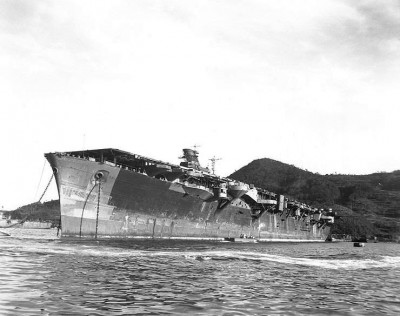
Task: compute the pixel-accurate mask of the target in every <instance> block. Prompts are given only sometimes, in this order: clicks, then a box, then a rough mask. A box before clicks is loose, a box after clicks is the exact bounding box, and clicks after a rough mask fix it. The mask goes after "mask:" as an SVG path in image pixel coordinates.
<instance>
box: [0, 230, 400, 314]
mask: <svg viewBox="0 0 400 316" xmlns="http://www.w3.org/2000/svg"><path fill="white" fill-rule="evenodd" d="M0 232H6V233H9V234H10V235H11V236H8V237H7V236H3V237H1V236H0V315H134V314H139V315H168V314H170V315H400V244H391V243H368V244H366V246H365V247H364V248H355V247H353V244H352V243H258V244H250V243H224V242H212V241H184V240H179V241H178V240H151V239H149V240H126V241H115V240H99V241H89V240H83V241H81V240H63V239H59V238H57V236H56V230H53V229H51V230H27V229H25V230H24V229H0ZM0 235H2V234H1V233H0Z"/></svg>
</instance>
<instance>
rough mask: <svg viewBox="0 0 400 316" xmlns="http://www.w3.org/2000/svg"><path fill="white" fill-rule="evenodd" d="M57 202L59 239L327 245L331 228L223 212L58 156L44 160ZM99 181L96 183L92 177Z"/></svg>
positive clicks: (243, 208) (128, 173)
mask: <svg viewBox="0 0 400 316" xmlns="http://www.w3.org/2000/svg"><path fill="white" fill-rule="evenodd" d="M46 157H47V159H48V161H49V163H50V165H51V166H52V168H53V170H54V174H55V178H56V182H57V188H58V192H59V198H60V210H61V225H62V236H65V237H77V236H81V237H98V238H105V237H113V238H129V237H136V238H187V239H192V238H193V239H221V240H223V239H224V238H227V237H233V238H239V237H240V236H241V235H243V234H244V235H247V236H253V237H254V238H257V239H258V240H260V241H325V239H326V237H327V235H328V234H329V228H328V227H325V228H318V227H317V225H310V224H309V223H308V222H307V221H305V220H301V221H299V220H296V219H294V218H292V217H282V216H280V215H279V214H271V213H265V214H263V215H262V216H261V217H260V218H258V219H254V218H252V216H251V212H250V209H249V207H248V206H247V205H246V204H245V203H244V202H243V201H236V202H234V203H231V204H230V205H229V206H228V207H226V208H224V209H223V210H218V209H217V205H218V203H217V201H213V202H207V201H204V200H201V199H199V198H196V197H194V196H191V195H189V194H187V193H186V192H185V190H184V188H183V187H182V185H181V184H180V183H174V182H169V181H165V180H160V179H156V178H153V177H150V176H148V175H145V174H141V173H138V172H135V171H132V170H126V169H124V168H122V167H120V166H117V165H112V164H107V163H101V162H96V161H89V160H87V159H83V158H78V157H71V156H65V155H60V154H47V155H46ZM99 173H101V175H102V178H101V179H100V180H98V181H97V179H96V176H97V175H98V174H99Z"/></svg>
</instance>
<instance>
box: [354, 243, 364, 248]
mask: <svg viewBox="0 0 400 316" xmlns="http://www.w3.org/2000/svg"><path fill="white" fill-rule="evenodd" d="M364 246H365V244H364V243H363V242H355V243H354V247H364Z"/></svg>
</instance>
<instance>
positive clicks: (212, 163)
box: [208, 156, 222, 174]
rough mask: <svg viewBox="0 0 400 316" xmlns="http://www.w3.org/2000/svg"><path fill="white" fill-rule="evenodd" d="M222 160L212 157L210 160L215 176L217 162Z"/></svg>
mask: <svg viewBox="0 0 400 316" xmlns="http://www.w3.org/2000/svg"><path fill="white" fill-rule="evenodd" d="M221 159H222V158H215V156H214V157H212V158H211V159H208V160H210V161H211V170H212V173H213V174H215V162H216V161H218V160H221Z"/></svg>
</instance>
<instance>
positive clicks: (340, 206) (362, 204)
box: [229, 158, 400, 239]
mask: <svg viewBox="0 0 400 316" xmlns="http://www.w3.org/2000/svg"><path fill="white" fill-rule="evenodd" d="M229 177H230V178H232V179H236V180H239V181H243V182H246V183H253V184H254V185H255V186H257V187H262V188H265V189H267V190H270V191H272V192H275V193H279V194H284V195H287V196H290V197H292V198H295V199H298V200H300V201H303V202H305V203H307V204H310V205H313V206H316V207H325V208H328V207H331V208H333V209H334V210H337V211H338V213H339V215H346V216H347V217H346V216H344V217H342V218H341V219H339V220H337V221H336V224H335V226H334V227H333V229H332V232H333V233H354V230H357V231H358V233H360V231H359V230H360V229H361V230H363V231H362V232H361V233H365V234H368V235H374V234H375V235H379V236H381V237H385V238H387V239H392V238H396V237H398V236H399V235H400V171H399V170H398V171H394V172H390V173H386V172H380V173H374V174H370V175H333V174H331V175H320V174H317V173H312V172H309V171H306V170H302V169H300V168H297V167H295V166H293V165H288V164H285V163H282V162H279V161H276V160H272V159H268V158H264V159H257V160H254V161H253V162H251V163H250V164H248V165H247V166H245V167H243V168H241V169H240V170H237V171H236V172H234V173H233V174H231V175H230V176H229ZM351 226H353V227H351ZM355 226H357V227H355ZM361 226H362V227H361Z"/></svg>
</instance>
